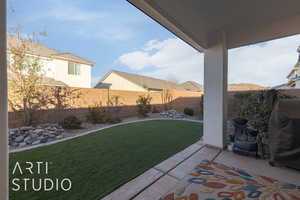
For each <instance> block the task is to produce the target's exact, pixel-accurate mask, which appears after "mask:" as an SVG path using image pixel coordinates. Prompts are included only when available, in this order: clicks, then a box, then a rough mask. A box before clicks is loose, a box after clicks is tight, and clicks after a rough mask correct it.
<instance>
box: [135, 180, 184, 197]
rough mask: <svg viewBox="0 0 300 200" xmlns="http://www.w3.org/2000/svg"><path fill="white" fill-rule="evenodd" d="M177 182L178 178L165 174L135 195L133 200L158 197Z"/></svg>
mask: <svg viewBox="0 0 300 200" xmlns="http://www.w3.org/2000/svg"><path fill="white" fill-rule="evenodd" d="M178 183H179V180H177V179H175V178H173V177H171V176H169V175H165V176H163V177H161V178H160V179H159V180H158V181H157V182H155V183H154V184H153V185H151V186H150V187H149V188H147V189H146V190H145V191H143V192H142V193H141V194H139V195H138V196H137V197H135V198H134V200H146V199H159V197H161V196H162V195H164V194H165V192H166V191H169V190H171V189H172V188H173V187H175V186H176V184H178Z"/></svg>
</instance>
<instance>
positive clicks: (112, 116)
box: [86, 102, 122, 124]
mask: <svg viewBox="0 0 300 200" xmlns="http://www.w3.org/2000/svg"><path fill="white" fill-rule="evenodd" d="M120 110H121V107H120V106H114V104H110V106H109V107H104V106H102V103H101V102H100V103H98V104H95V105H94V106H93V107H90V108H89V113H88V115H87V116H86V118H87V121H89V122H91V123H93V124H103V123H113V124H114V123H119V122H121V121H122V120H121V118H120V117H119V112H120Z"/></svg>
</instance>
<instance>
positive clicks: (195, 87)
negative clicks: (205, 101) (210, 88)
mask: <svg viewBox="0 0 300 200" xmlns="http://www.w3.org/2000/svg"><path fill="white" fill-rule="evenodd" d="M180 85H181V86H182V87H183V88H184V89H185V90H187V91H192V92H201V91H203V86H202V85H201V84H199V83H197V82H195V81H187V82H184V83H182V84H180Z"/></svg>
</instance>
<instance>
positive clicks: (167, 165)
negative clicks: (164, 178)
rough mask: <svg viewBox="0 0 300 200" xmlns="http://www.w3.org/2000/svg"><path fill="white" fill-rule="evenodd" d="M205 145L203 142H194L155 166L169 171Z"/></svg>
mask: <svg viewBox="0 0 300 200" xmlns="http://www.w3.org/2000/svg"><path fill="white" fill-rule="evenodd" d="M202 147H203V145H201V144H197V143H196V144H193V145H191V146H189V147H188V148H186V149H184V150H183V151H181V152H179V153H177V154H175V155H174V156H172V157H170V158H169V159H167V160H165V161H163V162H161V163H159V164H158V165H156V166H155V167H154V168H155V169H158V170H160V171H163V172H168V171H169V170H171V169H172V168H174V167H175V166H176V165H178V164H179V163H180V162H182V161H183V160H185V159H186V158H188V157H189V156H191V155H192V154H193V153H195V152H196V151H198V150H199V149H200V148H202Z"/></svg>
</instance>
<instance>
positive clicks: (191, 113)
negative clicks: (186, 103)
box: [183, 108, 194, 116]
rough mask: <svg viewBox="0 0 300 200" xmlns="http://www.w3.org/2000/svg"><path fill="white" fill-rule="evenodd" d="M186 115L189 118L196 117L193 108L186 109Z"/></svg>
mask: <svg viewBox="0 0 300 200" xmlns="http://www.w3.org/2000/svg"><path fill="white" fill-rule="evenodd" d="M183 112H184V114H186V115H189V116H194V110H193V109H191V108H185V109H184V111H183Z"/></svg>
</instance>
